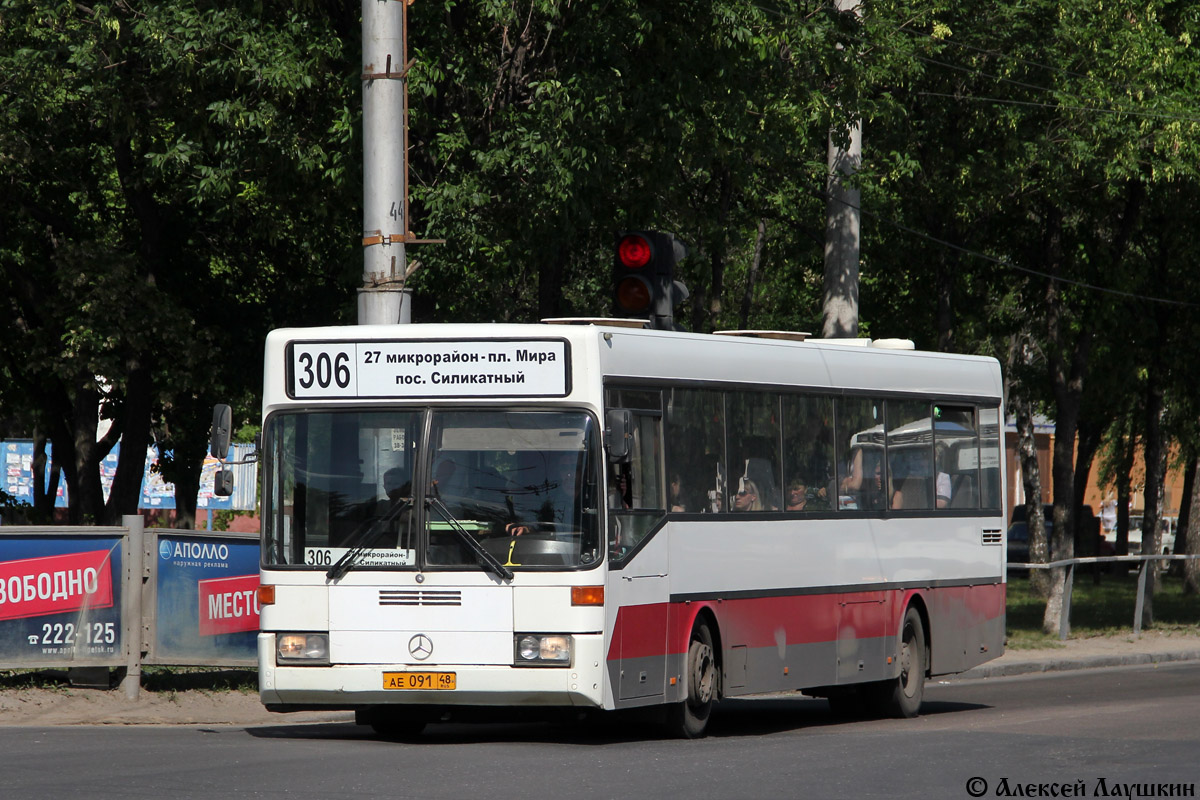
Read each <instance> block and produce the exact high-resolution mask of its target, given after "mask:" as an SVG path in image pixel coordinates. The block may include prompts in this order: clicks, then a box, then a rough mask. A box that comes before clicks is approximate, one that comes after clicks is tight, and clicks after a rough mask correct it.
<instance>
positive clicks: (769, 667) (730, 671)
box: [608, 636, 897, 708]
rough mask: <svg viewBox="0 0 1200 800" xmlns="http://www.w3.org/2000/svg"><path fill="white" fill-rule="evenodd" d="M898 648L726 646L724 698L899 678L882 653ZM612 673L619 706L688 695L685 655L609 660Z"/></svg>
mask: <svg viewBox="0 0 1200 800" xmlns="http://www.w3.org/2000/svg"><path fill="white" fill-rule="evenodd" d="M894 645H895V637H892V636H887V637H880V638H878V639H856V640H852V641H846V642H842V643H840V644H839V643H838V642H816V643H809V644H793V645H788V646H786V647H784V648H783V649H782V650H781V648H779V647H745V646H735V647H728V648H725V649H724V650H723V651H722V654H721V667H722V670H721V672H722V679H721V686H722V694H723V695H724V696H726V697H738V696H741V695H750V694H761V693H763V692H789V691H800V690H802V689H808V688H812V687H816V686H828V685H834V684H838V683H859V682H862V681H877V680H884V679H886V678H892V677H895V676H896V674H897V671H896V670H897V666H896V659H895V658H894V657H893V659H892V664H890V665H889V664H888V663H887V659H886V656H884V655H882V654H883V653H884V651H885V650H886V648H887V647H892V648H893V649H894ZM839 650H840V651H841V652H840V653H839ZM608 675H609V680H610V681H611V685H612V686H614V687H616V691H615V692H614V695H615V696H616V707H617V708H629V707H633V706H642V705H648V704H651V703H662V702H667V703H673V702H678V701H681V700H683V699H684V697H685V696H686V688H685V687H686V686H687V657H686V655H685V654H683V653H678V654H672V655H669V656H666V657H665V658H663V657H661V656H654V657H646V658H627V659H622V660H613V661H609V662H608ZM671 678H675V684H674V685H671V683H670V681H671Z"/></svg>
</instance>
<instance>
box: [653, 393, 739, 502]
mask: <svg viewBox="0 0 1200 800" xmlns="http://www.w3.org/2000/svg"><path fill="white" fill-rule="evenodd" d="M666 426H667V427H666V440H667V448H668V452H667V474H669V475H671V476H673V477H674V476H678V478H679V491H678V492H677V493H676V494H675V495H674V497H673V500H672V504H673V505H678V506H681V507H682V510H683V511H687V512H690V513H714V512H719V511H724V510H725V508H726V505H725V491H726V482H727V477H726V476H727V472H726V469H725V404H724V402H723V397H722V395H721V393H720V392H710V391H704V390H699V389H672V390H670V391H669V392H668V393H667V420H666ZM735 486H736V483H735ZM676 501H678V502H676Z"/></svg>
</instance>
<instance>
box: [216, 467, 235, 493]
mask: <svg viewBox="0 0 1200 800" xmlns="http://www.w3.org/2000/svg"><path fill="white" fill-rule="evenodd" d="M231 494H233V470H231V469H219V470H217V474H216V475H215V476H213V495H215V496H216V497H229V496H230V495H231Z"/></svg>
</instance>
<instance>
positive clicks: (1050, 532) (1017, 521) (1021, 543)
mask: <svg viewBox="0 0 1200 800" xmlns="http://www.w3.org/2000/svg"><path fill="white" fill-rule="evenodd" d="M1083 509H1084V510H1083V514H1084V515H1085V516H1086V517H1088V518H1090V519H1092V520H1095V529H1096V531H1097V536H1096V540H1097V542H1098V545H1097V547H1096V548H1091V547H1087V546H1086V545H1084V544H1083V543H1081V546H1080V547H1078V548H1076V552H1075V555H1076V556H1078V557H1083V556H1112V555H1116V550H1114V549H1113V546H1112V543H1111V542H1109V541H1107V540H1105V539H1104V538H1103V537H1101V536H1099V530H1100V520H1099V519H1097V518H1096V516H1095V515H1094V514H1093V513H1092V509H1091V506H1084V507H1083ZM1042 525H1043V527H1044V529H1045V531H1046V543H1047V546H1048V547H1053V542H1054V506H1053V505H1051V504H1050V503H1044V504H1043V505H1042ZM1007 538H1008V563H1010V564H1028V563H1029V526H1028V524H1026V521H1025V506H1024V505H1019V506H1017V507H1015V508H1014V509H1013V513H1012V520H1011V522H1010V523H1009V526H1008V537H1007ZM1132 548H1133V545H1132V544H1130V549H1131V550H1132ZM1049 560H1050V561H1053V560H1054V552H1053V550H1051V551H1050V554H1049ZM1026 571H1027V570H1024V569H1014V570H1013V572H1026Z"/></svg>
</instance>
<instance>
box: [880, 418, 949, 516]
mask: <svg viewBox="0 0 1200 800" xmlns="http://www.w3.org/2000/svg"><path fill="white" fill-rule="evenodd" d="M887 420H888V431H887V466H888V492H887V498H888V507H889V508H894V509H906V510H907V509H929V508H933V503H932V501H931V496H932V494H933V490H934V484H935V475H934V468H933V435H932V432H931V430H930V416H929V403H924V402H914V401H904V400H889V401H888V404H887ZM943 477H945V473H940V474H938V475H937V476H936V482H937V483H938V484H939V485H940V484H941V483H942V482H943ZM944 482H945V483H946V486H945V491H946V492H949V491H950V485H949V478H948V477H946V479H945V481H944Z"/></svg>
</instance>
